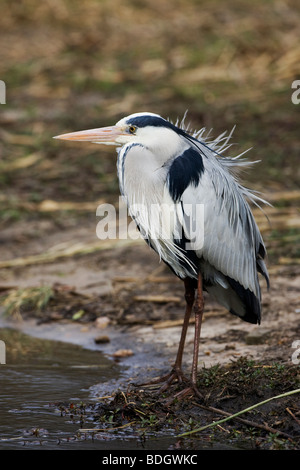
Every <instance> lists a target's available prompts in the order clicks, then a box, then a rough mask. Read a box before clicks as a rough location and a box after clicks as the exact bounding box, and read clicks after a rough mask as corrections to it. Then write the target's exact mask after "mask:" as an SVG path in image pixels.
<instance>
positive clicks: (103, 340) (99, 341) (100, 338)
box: [94, 335, 110, 344]
mask: <svg viewBox="0 0 300 470" xmlns="http://www.w3.org/2000/svg"><path fill="white" fill-rule="evenodd" d="M94 341H95V343H96V344H105V343H109V342H110V339H109V336H107V335H102V336H97V338H95V339H94Z"/></svg>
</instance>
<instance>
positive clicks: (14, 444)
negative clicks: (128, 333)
mask: <svg viewBox="0 0 300 470" xmlns="http://www.w3.org/2000/svg"><path fill="white" fill-rule="evenodd" d="M0 338H1V340H3V341H4V342H5V346H6V364H0V403H1V404H0V449H10V448H19V449H20V448H22V447H23V448H24V446H26V447H30V448H32V447H33V446H40V447H41V446H42V447H43V448H58V446H61V447H66V446H70V445H71V443H72V442H73V443H75V442H74V441H76V440H77V446H78V439H76V434H77V433H78V429H79V427H80V424H79V423H78V418H77V419H75V420H74V422H72V420H71V419H70V417H69V416H68V417H64V416H61V412H60V409H59V405H58V404H59V403H61V402H65V403H68V404H70V403H73V404H74V405H75V406H76V405H77V406H78V405H79V404H80V403H81V402H85V401H89V402H91V401H92V400H93V397H92V396H91V394H90V387H92V386H94V385H95V384H97V383H101V382H102V383H105V382H107V381H112V380H115V379H116V378H118V376H119V367H118V366H117V364H115V363H114V362H113V361H111V360H109V359H108V358H106V357H105V356H104V355H103V354H101V352H99V351H90V350H88V349H84V348H82V347H80V346H76V345H73V344H70V343H63V342H59V341H51V340H45V339H38V338H32V337H30V336H28V335H25V334H23V333H21V332H18V331H14V330H12V329H7V328H4V329H0ZM74 436H75V437H74ZM80 441H82V439H80ZM82 442H83V444H82V445H83V446H84V441H82ZM77 446H76V447H77Z"/></svg>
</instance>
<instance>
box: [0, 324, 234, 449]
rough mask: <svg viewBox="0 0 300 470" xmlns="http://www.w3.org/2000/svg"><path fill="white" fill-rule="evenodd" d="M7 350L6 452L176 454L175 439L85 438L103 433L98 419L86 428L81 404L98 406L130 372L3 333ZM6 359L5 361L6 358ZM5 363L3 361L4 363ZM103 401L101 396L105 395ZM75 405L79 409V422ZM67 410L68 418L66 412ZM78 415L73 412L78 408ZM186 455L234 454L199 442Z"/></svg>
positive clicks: (1, 426) (59, 344) (125, 432)
mask: <svg viewBox="0 0 300 470" xmlns="http://www.w3.org/2000/svg"><path fill="white" fill-rule="evenodd" d="M0 339H1V340H2V341H4V342H5V346H6V364H0V450H9V449H13V450H29V449H31V450H32V449H37V450H48V449H51V450H59V449H67V450H92V449H94V450H101V451H115V450H117V451H122V452H126V451H131V452H134V453H135V452H136V451H137V450H153V451H160V450H172V449H176V448H177V441H178V439H177V438H176V436H174V431H172V430H171V432H170V435H167V434H163V435H160V436H153V437H148V438H147V439H146V441H141V440H140V438H139V437H138V436H137V435H136V434H132V433H131V432H130V430H129V429H128V428H127V429H126V428H125V429H120V430H114V431H113V432H105V433H104V432H103V433H101V432H100V433H99V432H98V433H93V432H87V433H82V432H81V431H80V429H81V428H82V427H83V428H87V427H88V428H89V429H95V428H97V423H95V422H93V414H92V413H90V418H89V416H88V413H87V414H86V415H85V422H84V423H81V422H80V413H76V408H77V409H78V408H79V407H80V405H81V403H85V404H93V403H97V402H98V400H99V398H98V397H99V392H101V391H103V395H106V394H107V393H106V392H107V391H109V390H110V391H113V390H114V389H117V388H118V384H122V383H123V382H124V380H125V381H126V377H128V370H129V373H130V367H129V369H128V370H126V368H124V366H123V365H122V367H121V366H119V365H118V364H117V363H115V362H114V361H112V360H110V359H109V358H108V357H107V356H105V355H104V354H102V353H101V352H100V351H97V350H93V349H85V348H83V347H82V346H78V345H74V344H72V343H70V342H63V341H53V340H49V339H45V338H37V337H32V336H30V335H27V334H24V333H23V332H21V331H17V330H14V329H11V328H0ZM0 359H1V357H0ZM0 362H1V361H0ZM100 396H101V393H100ZM70 404H71V406H73V407H74V413H73V415H74V416H73V417H72V416H71V414H72V413H70V412H69V411H70ZM65 407H67V409H68V413H65V412H64V408H65ZM72 409H73V408H72ZM182 446H183V449H188V450H189V449H192V450H194V451H196V450H202V449H207V448H213V449H228V448H231V447H228V446H227V445H226V444H222V443H214V445H213V446H210V445H209V444H207V443H205V442H201V440H198V439H190V440H189V439H186V440H184V442H181V444H180V447H181V448H182Z"/></svg>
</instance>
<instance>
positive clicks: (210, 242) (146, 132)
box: [56, 112, 269, 393]
mask: <svg viewBox="0 0 300 470" xmlns="http://www.w3.org/2000/svg"><path fill="white" fill-rule="evenodd" d="M203 131H204V129H202V130H201V131H197V132H191V131H189V129H188V128H187V127H186V126H185V125H184V123H182V124H179V123H178V122H176V124H173V123H172V122H170V121H169V120H167V119H164V118H162V117H161V116H159V115H157V114H153V113H149V112H144V113H135V114H131V115H130V116H127V117H125V118H123V119H121V120H120V121H119V122H117V124H116V125H114V126H112V127H103V128H97V129H89V130H85V131H79V132H72V133H68V134H63V135H59V136H56V138H58V139H65V140H73V141H88V142H94V143H97V144H106V145H116V146H117V153H118V159H117V173H118V178H119V184H120V191H121V194H122V195H123V196H124V198H125V199H126V202H127V206H128V210H129V214H130V215H131V217H132V218H133V219H134V220H135V222H136V224H137V226H138V228H139V230H140V231H141V233H142V236H143V237H144V238H145V240H146V241H147V243H148V244H149V245H150V246H151V247H152V248H153V249H154V250H155V251H156V252H157V253H158V255H159V256H160V258H161V259H162V260H163V261H164V262H165V263H166V264H167V265H168V266H169V267H170V268H171V270H172V271H173V272H174V273H175V275H176V276H178V277H179V278H180V279H182V280H183V282H184V287H185V300H186V310H185V315H184V321H183V326H182V332H181V337H180V341H179V346H178V351H177V356H176V359H175V363H174V366H173V369H172V371H171V372H170V374H168V375H166V376H164V377H163V378H161V379H163V380H164V382H165V383H164V385H163V386H162V390H165V389H166V388H167V387H168V386H169V385H170V384H171V383H172V382H173V381H176V380H178V381H179V382H181V383H182V382H185V381H186V378H185V376H184V375H183V372H182V357H183V351H184V344H185V339H186V333H187V329H188V324H189V320H190V316H191V312H192V311H193V309H194V314H195V332H194V352H193V359H192V369H191V379H190V380H189V386H188V387H187V388H186V389H185V390H194V391H196V393H197V386H196V380H197V367H198V354H199V338H200V331H201V323H202V316H203V310H204V299H203V291H204V290H205V291H207V292H208V294H209V295H211V296H213V297H214V298H215V299H216V300H217V301H218V302H219V303H220V304H221V305H223V306H224V307H225V308H226V309H227V310H229V312H231V313H232V314H234V315H237V316H238V317H240V318H241V319H242V320H244V321H246V322H250V323H260V319H261V290H260V284H259V277H258V273H260V274H262V275H263V276H264V278H265V279H266V282H267V285H268V286H269V277H268V271H267V268H266V264H265V261H264V259H265V256H266V249H265V245H264V242H263V239H262V236H261V234H260V231H259V229H258V226H257V224H256V222H255V220H254V217H253V214H252V211H251V208H250V205H249V203H251V202H252V203H255V204H259V203H260V202H266V201H264V200H263V199H261V198H260V197H259V196H258V195H257V194H256V193H255V192H254V191H251V190H249V189H247V188H246V187H244V186H243V185H242V184H241V183H240V182H239V180H238V177H237V175H236V172H235V170H236V169H237V168H238V167H240V166H243V165H247V164H249V162H248V161H247V160H245V159H244V158H242V159H241V158H240V155H239V156H237V157H233V158H230V157H225V156H224V151H225V150H226V149H227V148H228V145H227V144H228V141H229V138H230V135H229V136H228V135H227V134H226V133H224V134H221V136H219V137H218V138H217V139H215V140H213V141H211V142H209V141H208V140H207V138H204V136H203ZM198 207H201V208H202V209H203V210H202V211H200V212H199V211H197V208H198ZM167 209H168V210H167ZM158 215H159V216H158Z"/></svg>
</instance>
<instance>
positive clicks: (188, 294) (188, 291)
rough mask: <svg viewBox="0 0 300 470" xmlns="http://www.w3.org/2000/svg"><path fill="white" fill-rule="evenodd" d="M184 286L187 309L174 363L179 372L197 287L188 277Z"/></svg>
mask: <svg viewBox="0 0 300 470" xmlns="http://www.w3.org/2000/svg"><path fill="white" fill-rule="evenodd" d="M184 286H185V301H186V309H185V315H184V320H183V325H182V330H181V336H180V341H179V346H178V351H177V356H176V360H175V364H174V370H175V371H178V372H179V373H181V367H182V356H183V351H184V344H185V339H186V333H187V330H188V326H189V321H190V317H191V313H192V308H193V304H194V300H195V289H194V287H193V284H192V282H191V279H189V278H186V279H185V280H184Z"/></svg>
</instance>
